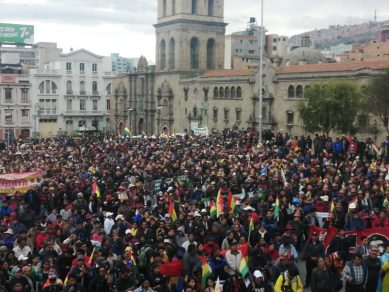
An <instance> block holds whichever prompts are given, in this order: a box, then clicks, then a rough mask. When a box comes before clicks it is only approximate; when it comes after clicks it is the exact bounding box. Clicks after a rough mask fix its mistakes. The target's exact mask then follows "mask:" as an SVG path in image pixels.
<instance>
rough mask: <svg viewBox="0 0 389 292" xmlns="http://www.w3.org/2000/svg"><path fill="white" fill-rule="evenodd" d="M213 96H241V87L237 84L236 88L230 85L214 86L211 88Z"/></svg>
mask: <svg viewBox="0 0 389 292" xmlns="http://www.w3.org/2000/svg"><path fill="white" fill-rule="evenodd" d="M213 97H214V98H242V88H241V87H240V86H238V87H237V88H236V89H235V87H234V86H232V87H231V89H230V88H229V87H225V88H223V87H215V88H214V89H213Z"/></svg>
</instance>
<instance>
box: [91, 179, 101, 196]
mask: <svg viewBox="0 0 389 292" xmlns="http://www.w3.org/2000/svg"><path fill="white" fill-rule="evenodd" d="M92 193H93V194H96V196H97V197H98V198H100V196H101V193H100V188H99V186H98V185H97V183H96V182H93V184H92Z"/></svg>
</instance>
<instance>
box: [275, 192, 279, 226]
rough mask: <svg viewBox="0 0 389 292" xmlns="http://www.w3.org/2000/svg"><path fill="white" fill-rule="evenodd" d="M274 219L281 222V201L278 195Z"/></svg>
mask: <svg viewBox="0 0 389 292" xmlns="http://www.w3.org/2000/svg"><path fill="white" fill-rule="evenodd" d="M274 217H275V218H277V220H279V218H280V199H279V198H278V195H277V197H276V202H275V203H274Z"/></svg>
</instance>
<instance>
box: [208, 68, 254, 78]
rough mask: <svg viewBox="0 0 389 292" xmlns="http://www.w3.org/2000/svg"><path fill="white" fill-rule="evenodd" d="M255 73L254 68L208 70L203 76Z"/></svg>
mask: <svg viewBox="0 0 389 292" xmlns="http://www.w3.org/2000/svg"><path fill="white" fill-rule="evenodd" d="M253 74H254V70H249V69H230V70H212V71H206V72H205V73H204V74H203V75H202V76H201V78H213V77H235V76H250V75H253Z"/></svg>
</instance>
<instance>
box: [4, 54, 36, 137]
mask: <svg viewBox="0 0 389 292" xmlns="http://www.w3.org/2000/svg"><path fill="white" fill-rule="evenodd" d="M3 60H4V61H5V62H7V61H6V59H5V58H4V59H3ZM31 114H32V113H31V83H30V80H29V75H28V74H26V72H25V71H24V70H23V69H22V67H21V65H20V63H19V62H17V63H13V64H1V65H0V139H3V140H5V141H11V140H13V138H15V137H23V138H29V137H30V135H31V132H32V131H33V124H32V121H31V117H32V116H31Z"/></svg>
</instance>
